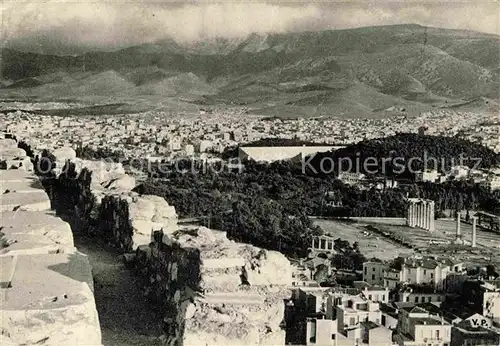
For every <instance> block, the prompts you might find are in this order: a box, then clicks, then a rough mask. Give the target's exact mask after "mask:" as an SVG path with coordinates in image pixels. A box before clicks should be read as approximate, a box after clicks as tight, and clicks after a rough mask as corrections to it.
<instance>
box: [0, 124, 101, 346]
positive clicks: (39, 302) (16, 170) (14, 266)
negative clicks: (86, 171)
mask: <svg viewBox="0 0 500 346" xmlns="http://www.w3.org/2000/svg"><path fill="white" fill-rule="evenodd" d="M2 134H3V133H0V135H2ZM0 161H1V162H3V163H4V165H3V168H4V169H5V170H1V171H0V186H1V187H2V191H1V194H0V206H1V215H0V242H1V244H0V268H1V270H0V310H1V314H2V326H1V333H0V344H1V345H2V346H19V345H23V346H31V345H45V346H60V345H75V346H77V345H79V346H98V345H101V330H100V325H99V317H98V313H97V310H96V306H95V300H94V295H93V279H92V273H91V267H90V263H89V261H88V258H87V256H86V255H84V254H82V253H80V252H78V251H77V250H76V248H75V246H74V242H73V234H72V230H71V227H70V226H69V224H68V223H66V222H65V221H63V220H62V219H60V218H59V217H57V216H56V215H55V214H54V213H53V211H52V210H51V203H50V200H49V196H48V195H47V193H46V192H45V191H44V189H43V186H42V184H41V183H40V181H39V179H38V177H37V176H36V175H35V174H34V172H33V167H32V165H31V159H30V158H29V157H28V156H26V151H25V150H23V149H20V148H17V142H16V141H14V140H12V139H6V138H3V136H0ZM5 163H6V164H5Z"/></svg>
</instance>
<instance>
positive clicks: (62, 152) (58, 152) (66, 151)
mask: <svg viewBox="0 0 500 346" xmlns="http://www.w3.org/2000/svg"><path fill="white" fill-rule="evenodd" d="M52 154H53V155H54V156H55V157H56V160H57V161H58V162H63V165H64V162H66V160H71V161H74V160H75V159H76V151H75V150H74V149H73V148H69V147H62V148H58V149H55V150H54V151H53V152H52Z"/></svg>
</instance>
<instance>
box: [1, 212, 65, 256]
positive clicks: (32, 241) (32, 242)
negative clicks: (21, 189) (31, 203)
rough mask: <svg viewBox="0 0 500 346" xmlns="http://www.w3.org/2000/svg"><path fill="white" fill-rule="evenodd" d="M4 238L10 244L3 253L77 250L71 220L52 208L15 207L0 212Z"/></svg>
mask: <svg viewBox="0 0 500 346" xmlns="http://www.w3.org/2000/svg"><path fill="white" fill-rule="evenodd" d="M0 218H1V220H0V226H1V227H2V233H3V234H4V235H3V237H2V238H3V240H4V241H6V242H7V243H8V244H10V245H9V246H8V247H6V248H4V249H3V250H1V251H0V256H5V255H13V254H24V255H27V254H49V253H56V252H61V253H62V252H68V251H74V244H73V233H72V232H71V227H70V226H69V224H68V223H67V222H65V221H63V220H61V219H60V218H58V217H56V216H55V215H52V214H50V212H28V211H20V210H18V211H14V212H3V213H1V216H0Z"/></svg>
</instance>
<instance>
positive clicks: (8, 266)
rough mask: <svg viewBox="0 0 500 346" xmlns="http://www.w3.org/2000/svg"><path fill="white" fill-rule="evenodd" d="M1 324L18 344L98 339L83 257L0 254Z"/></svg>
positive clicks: (90, 342) (97, 341) (91, 342)
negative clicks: (0, 286)
mask: <svg viewBox="0 0 500 346" xmlns="http://www.w3.org/2000/svg"><path fill="white" fill-rule="evenodd" d="M0 265H1V268H2V269H3V270H2V276H4V275H5V277H2V281H5V280H6V281H7V282H8V283H9V287H10V288H3V289H1V291H2V292H1V293H2V297H3V298H2V299H1V300H0V309H1V310H2V315H3V324H2V330H3V332H4V334H6V335H9V337H10V338H11V339H12V340H13V341H14V342H15V343H16V344H17V345H19V344H26V345H34V344H37V343H38V344H42V342H43V345H53V346H56V345H57V346H59V345H81V346H84V345H85V346H86V345H95V346H97V345H100V344H101V330H100V327H99V319H98V314H97V310H96V307H95V302H94V296H93V293H92V291H93V280H92V275H91V271H90V265H89V262H88V260H87V257H86V256H84V255H82V254H80V253H72V254H50V255H31V256H7V257H0Z"/></svg>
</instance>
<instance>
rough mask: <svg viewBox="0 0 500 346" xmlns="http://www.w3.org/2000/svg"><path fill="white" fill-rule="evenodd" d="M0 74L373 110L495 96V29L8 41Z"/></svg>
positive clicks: (499, 41)
mask: <svg viewBox="0 0 500 346" xmlns="http://www.w3.org/2000/svg"><path fill="white" fill-rule="evenodd" d="M55 53H57V52H55ZM1 77H2V79H1V83H2V86H3V87H2V88H1V89H0V97H3V98H17V99H26V98H30V99H37V100H49V99H50V100H54V99H72V100H74V99H80V100H83V101H85V102H89V103H99V102H101V103H102V102H109V100H113V102H116V101H119V103H120V104H122V103H123V104H125V105H126V106H125V108H127V107H129V108H131V109H133V110H146V109H171V110H172V109H173V110H175V109H176V108H179V109H183V110H188V111H191V110H192V111H196V110H197V109H198V108H200V107H204V108H206V107H210V106H221V105H227V106H234V105H237V106H242V107H245V108H247V109H249V110H250V112H252V113H255V114H262V115H275V116H341V117H376V116H380V115H381V114H385V115H386V114H387V113H388V112H389V113H390V112H393V111H395V112H404V113H409V114H411V113H412V112H414V113H418V112H420V111H422V110H425V109H429V108H432V107H448V106H450V105H457V104H458V105H459V104H462V103H468V104H470V101H471V100H482V101H484V102H488V100H491V101H492V102H491V103H490V106H491V105H492V104H497V101H498V98H499V95H500V94H499V91H500V78H499V77H500V36H497V35H492V34H485V33H479V32H473V31H464V30H449V29H440V28H431V27H424V26H420V25H392V26H378V27H364V28H357V29H346V30H328V31H320V32H302V33H288V34H269V35H257V34H252V35H250V36H248V37H245V38H241V39H231V40H228V39H223V38H216V39H210V40H206V41H203V42H191V43H178V42H176V41H174V40H172V39H165V40H161V41H157V42H153V43H145V44H141V45H137V46H132V47H127V48H124V49H120V50H115V51H93V52H87V53H84V54H80V55H71V56H68V55H66V56H63V55H56V54H52V55H49V54H39V53H33V52H27V51H19V50H14V49H12V48H3V49H2V51H1ZM482 101H481V102H480V103H481V105H483V103H484V102H482ZM121 107H122V110H123V109H125V108H123V106H121Z"/></svg>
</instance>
